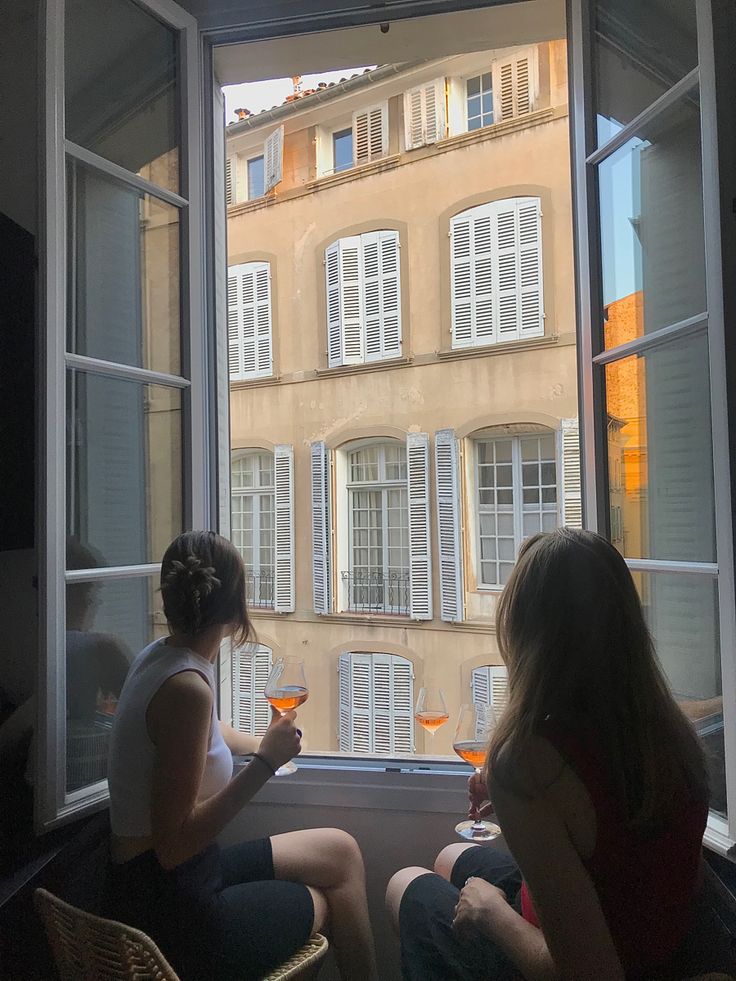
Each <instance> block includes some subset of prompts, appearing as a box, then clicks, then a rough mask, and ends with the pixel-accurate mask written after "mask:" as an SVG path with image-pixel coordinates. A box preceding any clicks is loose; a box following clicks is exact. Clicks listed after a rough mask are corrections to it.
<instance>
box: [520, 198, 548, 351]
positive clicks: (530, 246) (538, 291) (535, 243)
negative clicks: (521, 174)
mask: <svg viewBox="0 0 736 981" xmlns="http://www.w3.org/2000/svg"><path fill="white" fill-rule="evenodd" d="M516 207H517V221H518V237H519V238H518V241H519V292H520V296H519V333H520V336H521V337H539V336H540V335H541V334H543V333H544V306H543V299H542V209H541V207H540V201H539V198H519V200H518V201H517V206H516Z"/></svg>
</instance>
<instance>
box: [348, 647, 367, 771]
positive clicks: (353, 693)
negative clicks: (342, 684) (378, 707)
mask: <svg viewBox="0 0 736 981" xmlns="http://www.w3.org/2000/svg"><path fill="white" fill-rule="evenodd" d="M348 658H349V662H350V740H349V746H348V747H347V748H348V749H349V750H350V752H353V753H373V752H374V749H373V746H374V739H373V697H372V690H373V665H372V660H373V657H372V655H371V654H348ZM341 748H342V747H341Z"/></svg>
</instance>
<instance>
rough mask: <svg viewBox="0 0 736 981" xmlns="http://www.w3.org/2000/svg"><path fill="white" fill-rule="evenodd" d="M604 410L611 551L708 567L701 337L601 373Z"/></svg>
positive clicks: (708, 480)
mask: <svg viewBox="0 0 736 981" xmlns="http://www.w3.org/2000/svg"><path fill="white" fill-rule="evenodd" d="M606 409H607V413H608V421H609V425H608V457H609V472H611V473H612V474H614V475H616V474H618V475H619V476H618V478H617V479H616V478H615V477H614V480H613V481H612V482H611V487H610V505H611V508H612V511H613V509H615V508H620V509H621V513H622V521H621V528H620V529H619V540H618V541H616V542H615V544H616V546H617V547H618V548H619V549H620V550H621V552H622V553H623V554H624V555H626V556H628V557H629V558H651V559H670V560H673V561H691V562H712V561H714V560H715V516H714V513H713V452H712V443H711V422H710V386H709V375H708V341H707V337H706V334H705V332H704V331H701V332H699V333H697V334H694V335H690V336H689V337H684V338H681V339H679V340H677V341H672V342H670V343H668V344H666V345H663V346H661V347H656V348H654V349H653V350H651V351H649V352H648V353H647V354H645V355H641V356H632V357H629V358H624V359H622V360H621V361H616V362H614V363H613V364H609V365H607V367H606ZM612 523H613V514H612Z"/></svg>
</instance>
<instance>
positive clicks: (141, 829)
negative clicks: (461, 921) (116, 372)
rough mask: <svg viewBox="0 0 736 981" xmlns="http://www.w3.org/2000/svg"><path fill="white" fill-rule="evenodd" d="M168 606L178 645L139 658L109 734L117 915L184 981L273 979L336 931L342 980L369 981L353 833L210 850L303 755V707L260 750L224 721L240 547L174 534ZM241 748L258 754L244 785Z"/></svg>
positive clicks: (154, 647) (165, 644) (271, 731)
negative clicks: (225, 663) (220, 669)
mask: <svg viewBox="0 0 736 981" xmlns="http://www.w3.org/2000/svg"><path fill="white" fill-rule="evenodd" d="M161 595H162V598H163V606H164V613H165V615H166V619H167V621H168V624H169V631H170V633H169V636H168V637H166V638H165V639H162V640H158V641H155V642H154V643H153V644H150V645H149V646H148V647H146V648H145V650H143V651H142V652H141V653H140V654H139V655H138V657H137V659H136V660H135V661H134V663H133V665H132V667H131V670H130V673H129V675H128V678H127V680H126V682H125V685H124V687H123V691H122V693H121V696H120V700H119V702H118V707H117V713H116V716H115V722H114V725H113V732H112V740H111V751H110V764H109V785H110V821H111V826H112V837H111V854H110V862H109V863H108V869H107V875H106V882H105V890H104V895H105V907H106V913H107V915H110V916H113V917H115V918H117V919H119V920H122V921H123V922H126V923H128V924H130V925H131V926H136V927H138V928H139V929H141V930H143V931H144V932H146V933H147V934H149V936H151V937H152V938H153V939H154V940H155V941H156V943H157V944H158V945H159V946H160V947H161V949H162V950H163V952H164V954H165V955H166V957H167V958H168V959H169V961H170V962H171V964H172V965H173V966H174V968H175V969H176V970H177V972H178V973H179V975H180V977H181V978H182V981H231V979H233V981H234V979H238V981H243V979H247V978H260V977H263V975H265V974H267V973H269V971H270V970H271V969H273V968H274V967H275V966H276V965H277V964H279V963H281V962H283V961H284V960H286V959H287V958H288V957H289V956H290V955H291V954H293V953H294V952H295V951H296V950H298V949H299V947H300V946H302V945H303V944H304V943H305V942H306V940H307V939H308V938H309V936H310V934H312V933H313V932H314V931H317V930H322V929H323V928H325V926H326V925H327V924H328V923H329V928H330V931H331V937H332V942H333V947H334V950H335V954H336V958H337V962H338V966H339V969H340V974H341V977H342V978H343V979H345V981H358V979H360V981H372V979H375V978H376V977H377V975H376V967H375V955H374V950H373V940H372V937H371V932H370V925H369V921H368V907H367V902H366V895H365V873H364V869H363V861H362V857H361V854H360V850H359V849H358V846H357V844H356V843H355V841H354V840H353V838H351V837H350V836H349V835H348V834H346V833H345V832H343V831H339V830H337V829H332V828H329V829H318V830H309V831H295V832H292V833H289V834H280V835H274V836H273V837H271V838H261V839H258V840H255V841H246V842H242V843H240V844H238V845H235V846H233V847H231V848H224V849H220V848H219V846H218V845H217V843H216V838H217V836H218V835H219V834H220V832H221V831H222V830H223V828H224V827H225V826H226V825H227V824H228V823H229V822H230V821H231V820H232V819H233V818H234V817H235V816H236V815H237V814H238V813H239V812H240V811H241V810H242V808H243V807H244V806H245V805H246V804H247V803H248V801H250V800H251V798H252V797H253V796H254V795H255V794H256V793H257V792H258V791H259V790H260V788H261V787H262V786H263V785H264V784H265V783H266V782H267V781H268V780H269V779H270V778H271V777H272V776H273V775H274V773H275V771H276V770H277V769H278V767H279V766H281V765H282V764H283V763H285V762H286V761H287V760H290V759H291V758H292V757H294V756H296V755H298V753H299V752H300V748H301V746H300V738H301V733H300V731H299V729H297V728H296V724H295V718H296V716H295V713H294V712H287V713H285V714H284V715H283V716H282V715H281V714H280V713H278V712H276V711H274V712H273V714H272V719H271V723H270V725H269V728H268V730H267V732H266V734H265V735H264V736H263V738H262V739H260V740H259V739H257V738H255V737H253V736H250V735H248V734H246V733H242V732H237V731H236V730H234V729H232V728H231V727H230V726H227V725H225V724H224V723H221V722H220V721H219V720H218V718H217V711H216V698H215V663H216V660H217V657H218V653H219V650H220V645H221V643H222V641H223V639H224V638H226V637H232V638H233V640H234V642H235V643H236V644H242V643H244V642H245V641H247V640H248V639H249V637H250V635H251V628H250V622H249V619H248V613H247V610H246V603H245V569H244V566H243V561H242V559H241V557H240V555H239V553H238V551H237V550H236V549H235V548H234V547H233V545H232V544H231V543H230V542H228V541H227V540H226V539H224V538H221V537H220V536H219V535H216V534H215V533H214V532H209V531H192V532H186V533H184V534H183V535H180V536H179V537H178V538H177V539H176V540H175V541H174V542H172V544H171V545H170V546H169V548H168V549H167V551H166V554H165V555H164V558H163V562H162V565H161ZM233 753H238V754H253V758H252V760H251V762H250V763H249V764H248V765H247V766H246V767H244V768H243V770H241V771H240V772H239V773H238V774H237V775H236V776H235V777H233V762H232V754H233Z"/></svg>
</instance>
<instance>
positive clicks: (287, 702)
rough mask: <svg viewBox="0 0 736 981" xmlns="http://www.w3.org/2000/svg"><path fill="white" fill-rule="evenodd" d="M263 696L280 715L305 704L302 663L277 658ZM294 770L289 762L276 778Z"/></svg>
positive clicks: (296, 658) (306, 691)
mask: <svg viewBox="0 0 736 981" xmlns="http://www.w3.org/2000/svg"><path fill="white" fill-rule="evenodd" d="M264 694H265V696H266V698H267V699H268V701H269V702H270V703H271V705H273V707H274V708H275V709H278V711H279V712H280V713H281V714H282V715H284V714H285V713H286V712H291V711H292V710H293V709H296V708H298V707H299V706H300V705H302V704H303V703H304V702H306V700H307V698H309V688H308V687H307V676H306V675H305V673H304V661H303V660H302V659H301V658H300V657H294V656H292V655H287V656H285V657H279V658H277V659H276V661H275V662H274V665H273V667H272V668H271V674H270V675H269V676H268V681H267V682H266V687H265V689H264ZM296 770H297V766H296V763H294V761H293V760H289V762H288V763H284V765H283V766H280V767H279V768H278V770H277V771H276V776H277V777H283V776H285V775H286V774H287V773H296Z"/></svg>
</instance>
